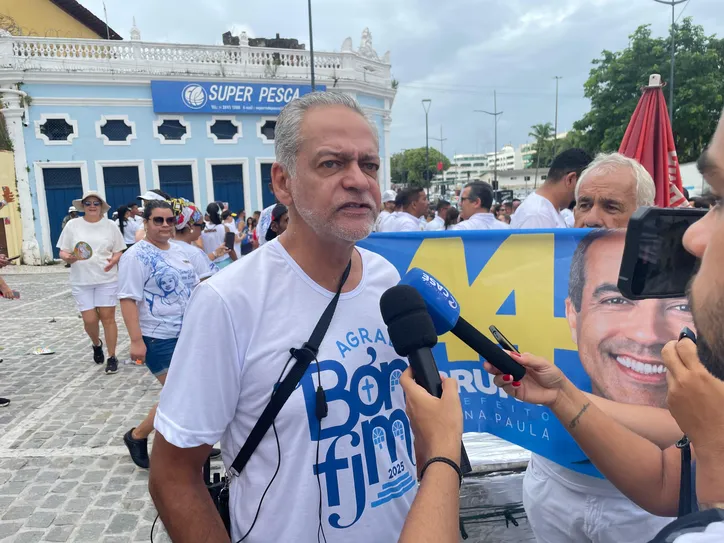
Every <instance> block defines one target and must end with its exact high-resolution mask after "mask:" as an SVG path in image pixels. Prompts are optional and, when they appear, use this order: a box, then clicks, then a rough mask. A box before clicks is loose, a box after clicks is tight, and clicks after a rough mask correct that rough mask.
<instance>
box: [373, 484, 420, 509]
mask: <svg viewBox="0 0 724 543" xmlns="http://www.w3.org/2000/svg"><path fill="white" fill-rule="evenodd" d="M416 484H417V481H415V480H414V479H412V478H410V480H409V481H408V482H407V484H406V485H405V486H403V487H402V488H401V489H399V490H398V491H397V492H395V493H394V494H390V495H389V496H387V497H386V498H382V499H381V500H377V501H374V502H372V507H379V506H380V505H384V504H385V503H387V502H389V501H392V500H394V499H396V498H399V497H400V496H403V495H404V494H406V493H407V492H408V491H409V490H411V489H412V488H415V485H416ZM384 492H386V491H383V493H384Z"/></svg>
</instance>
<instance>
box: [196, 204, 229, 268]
mask: <svg viewBox="0 0 724 543" xmlns="http://www.w3.org/2000/svg"><path fill="white" fill-rule="evenodd" d="M223 213H224V210H223V209H222V208H221V204H219V203H218V202H211V203H210V204H209V205H208V206H206V215H207V216H208V217H209V220H208V221H207V223H206V228H204V231H203V232H202V233H201V242H202V243H203V246H204V252H205V253H206V254H207V255H209V258H211V259H212V260H213V262H214V264H216V266H218V268H219V269H220V270H223V269H224V268H225V267H226V266H228V265H229V264H231V263H232V262H233V261H234V260H235V258H234V259H232V256H231V253H232V250H233V249H229V248H228V247H227V245H226V243H225V238H226V233H227V232H229V231H230V230H229V227H228V226H226V225H225V224H224V222H223V218H222V215H223Z"/></svg>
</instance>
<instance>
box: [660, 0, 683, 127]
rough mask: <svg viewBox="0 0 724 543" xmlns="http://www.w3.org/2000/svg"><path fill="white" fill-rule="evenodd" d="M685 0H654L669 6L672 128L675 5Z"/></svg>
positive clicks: (672, 117)
mask: <svg viewBox="0 0 724 543" xmlns="http://www.w3.org/2000/svg"><path fill="white" fill-rule="evenodd" d="M686 1H687V0H654V2H658V3H659V4H665V5H667V6H671V76H670V77H669V122H670V123H671V129H672V130H673V129H674V62H675V56H676V55H675V53H676V49H675V47H676V34H675V26H676V6H677V5H678V4H683V3H684V2H686Z"/></svg>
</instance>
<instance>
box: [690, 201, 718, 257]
mask: <svg viewBox="0 0 724 543" xmlns="http://www.w3.org/2000/svg"><path fill="white" fill-rule="evenodd" d="M715 213H716V212H715V211H709V212H708V213H707V214H706V215H704V216H703V217H702V218H701V219H699V220H698V221H696V222H695V223H694V224H692V225H691V226H690V227H689V228H687V229H686V232H684V239H683V242H684V248H685V249H686V250H687V251H689V252H690V253H691V254H692V255H694V256H695V257H697V258H701V257H703V256H704V251H705V250H706V246H707V245H709V240H710V239H711V236H712V233H713V232H714V227H715V224H714V223H715V222H716V216H715Z"/></svg>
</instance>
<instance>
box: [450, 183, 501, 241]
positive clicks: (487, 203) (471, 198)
mask: <svg viewBox="0 0 724 543" xmlns="http://www.w3.org/2000/svg"><path fill="white" fill-rule="evenodd" d="M492 206H493V187H492V186H490V184H489V183H485V182H484V181H473V182H472V183H468V184H467V185H465V188H464V189H463V191H462V193H461V194H460V207H461V215H462V217H463V219H464V220H463V221H462V222H461V223H458V224H456V225H455V226H453V227H452V228H451V230H509V229H510V225H509V224H507V223H504V222H503V221H499V220H498V219H497V218H496V217H495V215H493V214H492V213H491V212H490V208H491V207H492Z"/></svg>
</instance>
